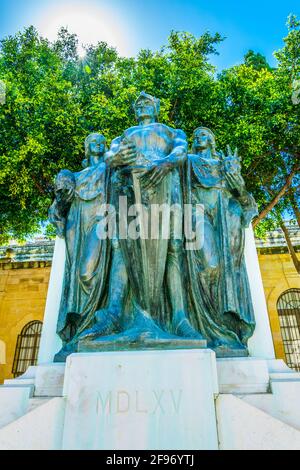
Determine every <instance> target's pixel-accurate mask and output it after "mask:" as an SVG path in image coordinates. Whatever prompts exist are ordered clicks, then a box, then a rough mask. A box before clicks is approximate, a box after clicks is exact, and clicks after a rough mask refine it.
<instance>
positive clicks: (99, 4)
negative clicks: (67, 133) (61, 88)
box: [0, 0, 300, 70]
mask: <svg viewBox="0 0 300 470" xmlns="http://www.w3.org/2000/svg"><path fill="white" fill-rule="evenodd" d="M0 8H1V11H0V37H1V38H2V37H4V36H6V35H8V34H14V33H15V32H16V31H18V30H20V29H23V28H24V27H25V26H29V25H30V24H33V25H34V26H36V27H37V28H38V30H39V31H40V32H41V33H42V34H43V35H46V36H48V37H49V38H50V39H54V36H55V34H56V30H57V28H58V27H59V26H67V25H68V26H69V29H70V30H72V32H76V33H78V34H79V38H80V40H81V42H90V43H93V42H96V41H97V40H104V41H107V42H109V43H110V44H111V45H113V46H115V47H117V49H118V50H119V52H120V53H121V54H124V55H129V56H130V55H135V54H136V53H137V51H138V50H139V49H141V48H150V49H153V50H155V49H158V48H159V47H160V46H161V45H163V44H165V43H166V40H167V37H168V34H169V32H170V31H171V30H172V29H174V30H179V31H190V32H191V33H193V34H195V35H200V34H202V33H203V32H204V31H205V30H209V31H210V32H211V33H214V32H217V31H218V32H220V33H221V34H222V35H224V36H226V37H227V39H226V40H225V42H224V43H223V44H222V45H221V46H220V47H219V52H220V56H219V57H217V58H213V63H215V64H216V65H217V67H218V69H219V70H220V69H222V68H225V67H229V66H232V65H234V64H236V63H239V62H240V61H241V60H242V58H243V55H244V54H245V52H247V50H249V49H253V50H255V51H257V52H260V53H262V54H264V55H266V56H267V58H268V60H269V61H270V62H271V63H272V64H274V63H275V62H274V59H272V52H273V51H274V50H276V49H279V48H280V47H282V38H283V37H284V36H285V35H286V27H285V23H286V18H287V16H288V14H289V13H295V14H298V15H299V17H300V2H299V0H285V1H278V0H274V1H271V0H260V1H259V0H251V2H250V1H249V2H242V1H241V2H240V1H238V0H234V1H233V0H227V1H226V2H224V1H221V0H209V1H208V0H206V1H203V0H185V1H182V0H150V1H143V0H84V1H83V0H82V1H79V0H74V1H71V0H26V1H24V0H0Z"/></svg>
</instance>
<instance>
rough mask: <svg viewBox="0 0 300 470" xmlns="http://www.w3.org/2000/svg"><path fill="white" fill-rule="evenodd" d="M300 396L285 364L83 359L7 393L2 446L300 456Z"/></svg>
mask: <svg viewBox="0 0 300 470" xmlns="http://www.w3.org/2000/svg"><path fill="white" fill-rule="evenodd" d="M299 393H300V374H299V373H295V372H294V371H292V370H291V369H289V368H288V367H287V366H286V365H285V364H284V363H283V361H281V360H265V359H257V358H231V359H229V358H228V359H219V360H216V358H215V354H214V353H213V352H212V351H209V350H203V349H201V350H173V351H119V352H102V353H86V354H75V355H72V356H70V357H69V358H68V360H67V364H66V366H65V365H64V364H47V365H46V364H45V365H43V366H37V367H31V368H30V369H29V370H28V372H27V373H26V374H24V376H22V377H19V378H18V379H16V380H10V381H7V382H6V384H5V385H4V386H2V387H0V449H1V450H4V449H15V450H17V449H26V450H39V449H45V450H46V449H49V450H51V449H53V450H54V449H106V450H133V449H134V450H140V449H141V450H144V449H145V450H149V449H151V450H166V449H168V450H169V449H170V450H178V451H180V450H185V449H187V450H199V449H205V450H208V449H222V450H240V449H244V450H279V449H286V450H290V449H298V450H300V407H299V399H298V397H299ZM217 435H218V439H217Z"/></svg>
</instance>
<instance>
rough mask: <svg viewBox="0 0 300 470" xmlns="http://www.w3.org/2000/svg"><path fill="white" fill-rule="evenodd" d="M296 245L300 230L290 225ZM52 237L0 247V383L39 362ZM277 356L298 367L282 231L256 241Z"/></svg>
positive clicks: (292, 278) (297, 311) (295, 309)
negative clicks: (22, 244)
mask: <svg viewBox="0 0 300 470" xmlns="http://www.w3.org/2000/svg"><path fill="white" fill-rule="evenodd" d="M290 232H291V235H292V241H293V244H294V246H295V247H296V248H297V249H298V250H299V249H300V231H299V230H297V229H296V228H291V229H290ZM53 249H54V242H53V241H49V240H40V241H35V242H34V243H28V244H27V245H24V246H17V245H16V246H14V245H12V246H10V247H9V248H7V247H6V248H0V383H3V381H4V380H5V379H8V378H13V377H17V376H18V375H21V374H22V373H23V372H24V371H25V370H26V369H27V367H28V366H29V365H33V364H35V363H36V361H37V354H38V347H39V341H40V335H41V329H42V322H43V315H44V309H45V303H46V296H47V289H48V283H49V276H50V270H51V260H52V256H53ZM257 249H258V257H259V263H260V268H261V273H262V279H263V284H264V289H265V295H266V300H267V306H268V311H269V318H270V325H271V330H272V336H273V342H274V348H275V353H276V357H277V358H278V359H284V360H285V361H286V362H287V363H288V365H290V366H291V367H293V368H294V369H296V370H300V275H299V274H298V273H297V271H296V269H295V267H294V265H293V262H292V260H291V257H290V255H289V253H288V250H287V247H286V243H285V240H284V237H283V234H282V232H281V231H280V230H278V231H274V232H271V233H270V234H269V236H268V238H267V239H266V240H264V241H262V240H257Z"/></svg>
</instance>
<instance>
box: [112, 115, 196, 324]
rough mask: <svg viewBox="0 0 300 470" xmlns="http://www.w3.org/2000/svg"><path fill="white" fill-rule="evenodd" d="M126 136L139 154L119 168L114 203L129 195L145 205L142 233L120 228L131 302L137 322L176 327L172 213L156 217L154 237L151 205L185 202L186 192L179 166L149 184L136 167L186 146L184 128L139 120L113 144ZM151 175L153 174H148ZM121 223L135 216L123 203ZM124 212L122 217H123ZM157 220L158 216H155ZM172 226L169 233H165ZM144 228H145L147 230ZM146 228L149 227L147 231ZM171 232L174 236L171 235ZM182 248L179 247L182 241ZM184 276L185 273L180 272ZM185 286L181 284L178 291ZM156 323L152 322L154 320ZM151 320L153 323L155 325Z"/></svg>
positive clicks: (130, 201)
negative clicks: (170, 275)
mask: <svg viewBox="0 0 300 470" xmlns="http://www.w3.org/2000/svg"><path fill="white" fill-rule="evenodd" d="M122 141H126V142H128V143H131V144H134V145H135V148H136V151H137V158H136V162H135V164H134V166H132V167H126V168H121V169H119V170H118V171H117V172H116V174H115V176H114V181H113V187H114V192H115V198H116V199H115V202H116V206H118V204H119V201H120V200H119V197H120V196H126V197H127V204H128V209H129V208H130V206H132V205H134V204H135V205H137V206H138V205H140V204H142V205H143V209H142V210H141V211H140V222H141V226H140V227H139V229H138V231H139V232H140V235H141V236H139V237H137V238H136V239H134V237H132V236H128V237H126V238H125V237H124V238H123V237H122V234H121V233H120V232H119V234H118V235H119V243H120V246H121V249H122V255H123V259H124V262H125V265H126V268H127V272H128V276H129V281H130V286H131V290H132V305H133V307H134V319H133V325H136V324H140V325H141V328H143V324H144V323H145V322H146V324H147V319H148V320H150V321H151V322H152V321H154V322H155V324H157V325H159V326H160V328H162V329H164V330H165V331H167V332H169V333H174V331H173V332H172V318H171V316H172V314H171V310H172V305H171V303H172V302H171V300H170V293H169V292H168V287H167V281H166V278H167V276H168V272H170V271H169V270H170V269H174V270H177V272H181V266H179V265H178V262H177V259H175V257H174V256H173V254H172V250H173V248H174V240H173V238H174V233H173V219H172V216H170V215H169V214H168V213H166V214H165V217H164V219H163V220H161V221H160V223H158V225H157V227H158V232H157V233H156V235H155V238H151V230H152V229H153V227H152V226H151V222H153V220H151V208H153V207H154V206H153V205H162V204H166V205H168V207H169V206H170V205H172V204H179V206H181V205H182V194H181V185H180V177H179V170H178V169H177V168H174V169H172V170H170V171H169V172H168V173H167V174H166V175H165V176H164V177H163V179H162V181H160V182H159V183H158V184H157V183H156V181H155V180H154V181H153V183H152V184H150V185H149V186H147V188H145V187H144V186H143V184H142V182H141V180H140V178H139V175H140V173H139V172H138V171H136V169H140V168H141V167H142V168H148V169H149V168H151V167H152V166H153V162H154V161H155V164H156V165H157V166H159V164H160V163H163V162H164V159H165V158H166V157H167V156H168V155H169V154H170V153H171V152H172V151H173V150H174V149H175V148H176V145H177V146H178V147H180V146H183V148H184V151H186V146H187V143H186V137H185V134H184V133H183V132H182V131H180V130H176V129H172V128H170V127H168V126H166V125H164V124H160V123H151V124H149V125H146V126H136V127H132V128H130V129H128V130H126V131H125V132H124V134H123V136H122V137H119V138H118V139H115V141H114V142H113V145H115V146H116V145H120V144H121V142H122ZM149 178H150V175H149ZM119 213H120V215H119V217H120V220H119V226H120V224H122V223H123V225H124V224H125V225H128V226H129V228H130V226H131V227H132V225H131V224H132V223H134V222H135V221H136V214H134V213H132V215H130V214H129V215H127V212H126V214H124V211H123V212H122V210H120V207H119ZM122 218H123V219H122ZM156 220H157V219H156ZM165 230H166V231H170V233H171V237H168V236H165V235H164V234H166V233H167V232H164V231H165ZM144 232H145V233H144ZM146 232H147V233H146ZM169 238H171V240H170V239H169ZM178 243H179V245H180V246H179V250H180V249H181V244H180V241H179V242H178ZM181 277H182V276H181ZM182 288H183V286H182V285H180V286H178V295H181V294H180V292H181V290H182ZM152 326H154V324H153V325H152ZM152 326H151V325H150V329H151V328H152Z"/></svg>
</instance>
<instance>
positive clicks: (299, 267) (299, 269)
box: [280, 220, 300, 274]
mask: <svg viewBox="0 0 300 470" xmlns="http://www.w3.org/2000/svg"><path fill="white" fill-rule="evenodd" d="M280 228H281V230H282V231H283V233H284V237H285V240H286V243H287V246H288V250H289V253H290V255H291V258H292V261H293V263H294V266H295V269H296V271H297V273H298V274H300V261H299V259H298V257H297V254H296V252H295V249H294V247H293V244H292V240H291V237H290V234H289V231H288V229H287V227H286V225H285V224H284V222H283V220H281V222H280Z"/></svg>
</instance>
